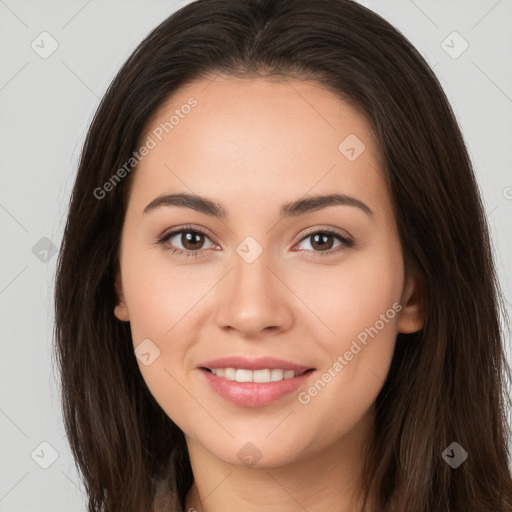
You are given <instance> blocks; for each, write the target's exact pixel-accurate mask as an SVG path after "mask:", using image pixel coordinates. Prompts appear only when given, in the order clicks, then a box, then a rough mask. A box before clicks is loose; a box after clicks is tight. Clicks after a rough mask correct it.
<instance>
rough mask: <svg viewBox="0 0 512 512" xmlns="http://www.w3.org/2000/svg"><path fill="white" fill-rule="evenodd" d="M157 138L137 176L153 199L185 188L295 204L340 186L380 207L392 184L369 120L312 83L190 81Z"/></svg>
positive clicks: (154, 131)
mask: <svg viewBox="0 0 512 512" xmlns="http://www.w3.org/2000/svg"><path fill="white" fill-rule="evenodd" d="M150 140H151V145H152V146H153V148H152V149H151V151H149V153H148V154H147V156H145V157H144V158H142V160H141V161H140V163H139V165H138V167H137V170H136V172H135V173H134V176H133V179H134V183H133V192H134V193H137V194H138V193H139V192H142V193H144V196H145V198H149V199H153V197H150V196H155V195H158V194H161V193H163V192H167V193H168V192H171V191H175V189H179V191H187V192H193V193H197V194H201V195H209V196H212V195H217V196H218V195H219V194H220V193H223V194H224V195H226V194H229V191H232V192H233V193H235V192H236V191H238V192H239V193H245V194H247V193H249V191H250V193H251V195H252V196H253V197H255V196H258V197H259V198H260V199H261V200H265V199H268V198H269V193H270V194H272V196H273V197H274V196H285V195H289V196H290V197H289V198H288V199H290V200H293V199H296V196H297V195H300V196H302V195H304V194H306V193H307V192H308V191H309V190H311V189H312V188H315V190H314V191H313V192H314V193H322V192H326V191H332V190H328V189H333V188H335V189H338V190H337V191H338V192H342V193H352V194H353V195H357V194H358V192H359V195H360V196H361V195H365V197H366V199H367V201H370V202H371V201H372V197H371V196H372V195H373V196H374V197H373V199H374V200H380V198H379V195H382V187H383V186H384V182H383V179H382V171H381V169H380V166H379V154H378V148H377V143H376V139H375V137H374V134H373V132H372V129H371V126H370V125H369V124H368V122H367V120H366V118H365V117H364V116H362V115H361V114H359V113H358V112H357V111H356V110H355V109H354V108H352V107H351V106H350V105H349V104H347V103H346V102H344V101H342V100H341V99H340V98H339V97H338V96H336V95H335V94H334V93H332V92H330V91H328V90H326V89H325V88H324V87H322V86H321V85H320V84H318V83H316V82H311V81H299V80H294V79H268V78H232V77H222V78H219V77H213V78H211V79H202V80H199V81H196V82H192V83H189V84H187V85H186V86H184V87H182V88H181V89H179V90H178V91H176V92H175V93H174V94H173V95H172V97H170V98H169V99H168V100H167V101H166V102H165V103H164V104H163V105H162V106H161V107H160V108H159V109H158V111H157V112H156V113H155V115H153V117H152V118H151V120H150V122H149V123H148V128H147V129H146V131H145V133H144V134H143V137H142V138H141V142H142V144H144V143H148V142H149V141H150ZM187 189H188V190H187ZM363 189H364V190H363ZM137 191H138V192H137ZM365 202H366V201H365Z"/></svg>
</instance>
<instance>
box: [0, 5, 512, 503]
mask: <svg viewBox="0 0 512 512" xmlns="http://www.w3.org/2000/svg"><path fill="white" fill-rule="evenodd" d="M185 3H187V2H180V1H171V0H151V1H146V2H143V1H141V0H138V1H135V0H128V1H127V0H122V1H121V0H115V1H114V0H110V1H105V0H104V1H101V2H100V1H99V0H89V1H86V0H79V1H75V0H68V1H65V2H64V1H62V2H57V1H48V0H45V1H35V0H33V1H28V0H0V55H1V59H0V112H1V115H0V143H1V145H2V146H1V147H2V152H1V155H2V157H1V164H0V165H1V172H0V227H1V235H2V243H1V245H0V311H1V321H2V324H1V326H2V338H1V339H2V345H1V346H2V357H1V358H0V365H1V366H0V379H1V387H0V389H1V395H0V432H1V433H2V435H1V441H0V461H2V463H1V464H0V512H3V511H9V512H18V511H24V512H25V511H38V512H43V511H48V512H50V511H51V512H59V511H66V512H71V511H85V510H86V508H85V495H84V494H83V490H82V486H81V483H80V480H79V477H78V475H77V473H76V470H75V468H74V462H73V459H72V457H71V454H70V450H69V447H68V445H67V441H66V439H65V438H64V429H63V425H62V417H61V412H60V402H59V389H58V385H57V379H56V375H55V372H54V369H53V368H52V365H51V346H52V329H53V312H52V301H53V290H52V286H53V279H54V272H55V263H56V256H55V254H54V253H55V251H56V250H57V248H58V246H59V245H60V242H61V238H62V230H63V227H64V221H65V215H66V206H67V202H68V198H69V194H70V191H71V187H72V184H73V179H74V175H75V172H76V164H77V160H78V156H79V151H80V148H81V145H82V142H83V139H84V136H85V131H86V129H87V126H88V124H89V122H90V121H91V119H92V115H93V113H94V111H95V109H96V107H97V106H98V103H99V98H100V97H101V96H102V94H103V93H104V92H105V90H106V87H107V86H108V84H109V82H110V81H111V79H112V78H113V76H114V74H115V73H116V71H117V70H118V69H119V67H120V66H121V65H122V63H123V62H124V61H125V59H126V58H127V57H128V56H129V54H130V53H131V52H132V50H133V49H134V48H135V46H136V45H137V44H138V43H139V42H140V41H141V40H142V39H143V38H144V36H145V35H146V34H147V33H148V32H149V31H150V30H151V29H152V28H153V27H154V26H156V25H157V24H158V23H160V22H161V21H162V20H163V19H164V18H165V17H167V16H168V15H169V14H170V13H171V12H172V11H174V10H175V9H177V8H178V7H181V5H184V4H185ZM361 3H362V4H364V5H366V6H368V7H370V8H371V9H373V10H374V11H376V12H378V13H379V14H381V15H382V16H383V17H384V18H386V19H387V20H388V21H390V22H391V23H392V24H393V25H394V26H396V27H397V28H398V29H399V30H401V31H402V33H403V34H404V35H405V36H406V37H408V38H409V39H410V40H411V42H412V43H413V44H414V45H415V46H416V47H417V48H418V49H419V50H420V52H421V53H422V54H423V55H424V56H425V58H426V59H427V61H428V62H429V64H430V65H431V67H432V68H433V69H434V71H435V73H436V74H437V76H438V77H439V79H440V81H441V83H442V85H443V87H444V89H445V91H446V94H447V96H448V98H449V100H450V102H451V104H452V106H453V108H454V110H455V113H456V115H457V117H458V120H459V123H460V125H461V127H462V131H463V133H464V136H465V139H466V142H467V145H468V147H469V151H470V156H471V158H472V161H473V163H474V166H475V169H476V172H477V177H478V180H479V184H480V187H481V190H482V194H483V196H484V202H485V205H486V209H487V214H488V220H489V223H490V228H491V232H492V237H493V245H494V251H495V256H496V263H497V267H498V272H499V278H500V281H501V284H502V287H503V291H504V293H505V295H506V297H507V299H508V311H509V314H510V315H511V316H512V311H511V308H510V297H511V282H512V236H511V235H512V215H511V211H512V151H511V146H512V31H511V30H510V26H511V22H512V0H501V1H497V0H478V1H477V0H473V1H467V0H466V1H464V0H451V1H446V0H436V1H431V0H430V1H427V0H414V1H413V0H381V1H361ZM44 31H46V32H48V33H49V34H50V35H51V38H53V40H55V41H56V42H57V44H58V48H57V49H56V51H55V52H54V53H53V54H52V55H50V56H48V57H47V58H42V56H41V53H42V52H43V51H49V50H50V49H51V44H52V39H50V38H49V36H40V34H41V33H42V32H44ZM454 31H456V32H458V33H459V34H460V36H458V35H453V34H452V33H453V32H454ZM464 40H465V41H467V43H468V44H469V47H468V48H467V50H466V51H464V52H463V53H461V50H463V49H464V45H465V43H464ZM443 41H445V42H444V43H443ZM53 44H55V43H53ZM31 45H34V46H35V48H33V47H32V46H31ZM36 49H37V51H36ZM459 53H461V54H460V55H458V54H459ZM450 54H451V55H450ZM507 350H508V351H509V354H510V347H507ZM509 359H510V355H509ZM41 443H48V444H41ZM44 466H48V467H47V469H44Z"/></svg>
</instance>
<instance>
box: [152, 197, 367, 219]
mask: <svg viewBox="0 0 512 512" xmlns="http://www.w3.org/2000/svg"><path fill="white" fill-rule="evenodd" d="M166 206H177V207H179V208H190V209H192V210H196V211H198V212H200V213H204V214H206V215H211V216H212V217H217V218H225V217H226V215H227V214H226V210H224V208H223V207H222V206H221V205H220V204H218V203H216V202H215V201H213V200H211V199H208V198H206V197H202V196H198V195H191V194H186V193H179V194H167V195H162V196H158V197H156V198H155V199H153V200H152V201H151V202H150V203H149V204H148V205H147V206H146V208H144V213H149V212H151V211H153V210H156V209H157V208H160V207H166ZM328 206H354V207H356V208H360V209H361V210H362V211H363V212H365V213H366V214H367V215H369V216H370V217H372V218H373V216H374V213H373V211H372V210H371V208H370V207H369V206H368V205H366V204H365V203H363V202H362V201H360V200H359V199H356V198H355V197H352V196H348V195H345V194H328V195H317V196H313V197H307V198H305V199H299V200H297V201H292V202H290V203H286V204H284V205H283V206H282V207H281V210H280V216H281V218H286V217H296V216H298V215H302V214H305V213H309V212H313V211H316V210H320V209H322V208H327V207H328Z"/></svg>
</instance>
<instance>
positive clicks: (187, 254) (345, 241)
mask: <svg viewBox="0 0 512 512" xmlns="http://www.w3.org/2000/svg"><path fill="white" fill-rule="evenodd" d="M184 232H191V233H195V234H201V235H204V236H205V237H207V238H210V237H209V236H208V234H207V233H205V232H204V231H203V230H201V229H198V228H194V227H192V226H184V227H182V228H180V229H177V230H175V231H170V232H168V233H165V234H164V235H162V236H161V237H160V238H159V239H158V240H157V244H160V245H162V246H163V247H164V249H165V250H166V251H169V252H170V253H171V254H176V255H177V256H179V257H180V258H181V257H183V258H197V257H198V256H199V253H200V252H201V251H203V250H206V249H199V250H197V251H184V250H183V249H178V248H176V247H169V245H168V244H167V242H168V240H169V239H171V238H172V237H173V236H175V235H178V234H180V233H184ZM317 234H323V235H332V236H334V237H336V238H338V240H340V242H341V243H342V245H341V246H339V247H337V248H336V249H330V250H328V251H310V252H314V253H315V256H314V257H324V256H330V255H332V254H335V253H337V252H339V251H340V247H342V249H341V250H343V246H344V248H346V249H349V248H351V247H353V246H354V241H353V240H351V239H350V238H346V237H344V236H342V235H340V234H339V233H338V232H336V231H333V230H331V229H318V230H316V231H310V232H309V233H307V234H306V235H304V236H303V237H302V238H301V239H300V240H299V243H300V242H302V241H303V240H305V239H307V238H309V237H311V236H313V235H317Z"/></svg>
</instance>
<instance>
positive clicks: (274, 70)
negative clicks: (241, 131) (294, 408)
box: [55, 0, 512, 512]
mask: <svg viewBox="0 0 512 512" xmlns="http://www.w3.org/2000/svg"><path fill="white" fill-rule="evenodd" d="M217 72H220V73H224V74H227V75H229V76H246V77H247V76H291V77H295V78H303V79H313V80H316V81H317V82H318V83H320V84H322V85H323V86H324V87H325V88H326V89H329V90H330V91H334V92H335V93H336V94H337V95H338V96H339V97H340V98H341V99H343V100H344V101H347V102H348V103H349V104H350V105H351V106H352V107H353V108H356V109H357V110H358V111H359V112H360V113H362V114H363V115H364V116H365V117H366V119H367V120H368V121H369V123H370V125H371V127H372V129H373V130H374V132H375V134H376V136H377V140H378V142H379V154H380V158H381V165H382V169H383V171H384V172H385V174H386V177H387V180H388V183H389V190H390V193H391V199H392V202H393V205H394V213H395V216H396V221H397V225H398V228H399V235H400V241H401V245H402V250H403V255H404V260H405V261H406V264H407V269H408V270H410V269H415V271H416V272H417V273H418V275H419V277H420V281H421V284H422V288H423V291H424V310H425V315H426V316H425V323H424V327H423V328H422V329H421V330H420V331H418V332H416V333H412V334H403V333H399V334H398V337H397V342H396V349H395V353H394V356H393V361H392V365H391V369H390V372H389V374H388V376H387V379H386V381H385V384H384V387H383V389H382V391H381V392H380V394H379V396H378V398H377V402H376V406H377V415H376V423H375V432H374V437H373V438H372V442H371V443H370V445H369V446H368V456H367V458H366V459H365V461H364V462H365V472H364V474H365V486H366V487H365V488H366V490H367V491H370V490H371V491H372V493H373V492H375V493H376V496H377V500H378V501H377V509H378V510H379V511H381V512H404V511H407V512H441V511H443V512H444V511H446V512H448V511H450V512H463V511H464V512H470V511H478V512H499V511H505V510H507V511H510V510H511V508H512V481H511V471H510V460H509V454H508V451H507V438H508V435H509V430H510V426H509V424H508V423H507V418H506V414H505V413H506V411H507V410H509V407H510V395H509V394H508V392H507V381H506V377H508V381H510V368H509V366H508V365H507V361H506V359H505V354H504V349H503V342H504V339H505V334H504V331H502V330H501V327H500V312H501V315H502V318H503V320H504V321H505V325H506V326H507V327H508V326H509V320H508V318H507V314H506V309H505V307H504V301H503V297H502V294H501V291H500V288H499V283H498V280H497V277H496V272H495V267H494V263H493V255H492V251H491V243H490V236H489V231H488V226H487V223H486V214H485V210H484V207H483V204H482V200H481V197H480V194H479V191H478V188H477V182H476V179H475V176H474V171H473V168H472V164H471V162H470V159H469V157H468V152H467V150H466V147H465V143H464V140H463V137H462V135H461V131H460V129H459V127H458V125H457V122H456V119H455V116H454V114H453V112H452V109H451V108H450V105H449V103H448V100H447V98H446V96H445V94H444V93H443V90H442V88H441V86H440V84H439V82H438V80H437V78H436V76H435V75H434V73H433V72H432V71H431V69H430V68H429V66H428V65H427V64H426V62H425V61H424V59H423V58H422V57H421V55H420V54H419V53H418V52H417V50H416V49H415V48H414V46H412V45H411V44H410V43H409V42H408V41H407V39H405V37H404V36H403V35H402V34H401V33H400V32H399V31H398V30H396V29H395V28H393V27H392V26H391V25H390V24H389V23H388V22H387V21H385V20H384V19H382V18H381V17H380V16H378V15H377V14H375V13H374V12H372V11H370V10H369V9H367V8H365V7H363V6H361V5H359V4H357V3H356V2H355V1H352V0H314V1H313V0H197V1H195V2H193V3H191V4H188V5H186V6H185V7H183V8H182V9H180V10H178V11H177V12H175V13H174V14H172V15H171V16H170V17H169V18H167V19H166V20H165V21H164V22H163V23H161V24H160V25H159V26H158V27H157V28H155V29H154V30H153V31H152V32H151V33H150V34H149V35H148V36H147V37H146V38H145V40H144V41H143V42H142V43H141V44H140V45H139V46H138V48H137V49H136V50H135V51H134V52H133V54H132V55H131V56H130V57H129V59H128V60H127V61H126V63H125V64H124V66H123V67H122V69H121V70H120V71H119V73H118V74H117V76H116V77H115V79H114V80H113V82H112V83H111V85H110V87H109V88H108V90H107V92H106V94H105V95H104V97H103V99H102V101H101V104H100V105H99V107H98V109H97V112H96V115H95V117H94V119H93V121H92V123H91V126H90V129H89V131H88V134H87V137H86V140H85V143H84V146H83V151H82V155H81V159H80V163H79V168H78V174H77V177H76V181H75V184H74V189H73V192H72V196H71V199H70V205H69V213H68V217H67V224H66V227H65V232H64V237H63V242H62V248H61V251H60V254H59V259H58V269H57V275H56V285H55V311H56V324H55V354H56V356H57V361H58V365H59V372H60V376H61V386H62V407H63V415H64V421H65V428H66V432H67V436H68V439H69V442H70V445H71V449H72V452H73V455H74V457H75V460H76V463H77V466H78V469H79V471H80V472H81V474H82V476H83V481H84V483H85V487H86V491H87V495H88V499H89V502H88V509H89V511H90V512H93V511H100V510H101V511H107V512H125V511H136V510H137V511H141V510H143V511H144V512H146V511H149V510H150V509H151V507H152V505H153V499H154V496H155V492H156V489H157V484H158V482H164V484H165V488H166V489H167V491H168V493H169V495H170V496H171V498H172V500H173V507H174V508H175V509H179V510H181V507H183V506H184V497H185V495H186V492H187V491H188V489H189V487H190V485H191V484H192V479H193V476H192V471H191V467H190V461H189V458H188V452H187V448H186V444H185V439H184V435H183V433H182V432H181V430H180V429H179V428H178V427H177V426H176V425H175V424H174V423H173V422H172V421H171V420H170V418H169V417H168V416H167V415H166V414H165V413H164V412H163V410H162V409H161V407H160V406H159V405H158V404H157V402H156V401H155V399H154V398H153V397H152V395H151V393H150V392H149V391H148V389H147V387H146V385H145V383H144V381H143V379H142V377H141V373H140V371H139V368H138V365H137V362H136V358H135V356H134V352H133V345H132V341H131V333H130V328H129V324H128V323H123V322H120V321H118V320H117V319H116V318H115V316H114V314H113V311H114V306H115V305H116V302H117V297H116V294H115V289H114V275H115V271H116V269H117V268H118V264H119V261H118V251H119V241H120V234H121V229H122V225H123V220H124V214H125V208H126V204H125V199H126V193H127V190H128V185H129V183H130V182H131V179H130V177H131V175H132V174H133V172H136V169H135V168H134V170H133V171H132V172H131V174H129V175H128V176H127V177H126V178H124V179H122V180H118V182H117V181H116V182H115V183H114V184H113V185H112V186H111V187H109V191H108V192H107V193H102V194H101V195H102V197H98V196H99V195H100V194H98V193H95V192H94V191H95V190H96V191H97V190H99V189H100V188H101V187H103V185H104V184H105V183H106V182H107V181H109V180H111V178H112V176H113V174H114V173H115V172H116V170H117V169H119V168H121V167H122V166H123V165H125V164H126V162H128V161H129V160H130V158H131V157H132V155H133V152H134V151H136V150H137V148H138V144H139V142H140V138H141V136H142V135H143V134H144V128H145V127H146V126H147V122H148V120H149V119H150V118H151V116H152V115H154V114H155V112H156V111H157V109H158V107H159V106H161V105H162V104H163V103H164V102H165V101H166V100H167V99H168V98H169V97H170V95H172V94H173V93H174V92H175V91H176V90H177V89H178V88H180V87H182V86H184V85H186V84H187V82H189V81H191V80H194V79H198V78H201V77H205V76H209V75H211V74H212V73H217ZM103 190H105V188H103ZM509 331H510V328H509ZM509 331H508V332H509ZM452 442H457V443H458V444H459V445H460V446H461V447H462V448H463V449H464V450H465V451H466V452H467V453H468V458H467V459H466V460H465V461H464V462H463V463H462V464H461V465H460V466H459V467H458V468H456V469H454V468H452V467H451V466H450V465H449V464H447V462H445V459H444V458H443V457H442V453H443V452H444V450H445V449H446V448H447V447H449V446H450V445H451V443H452Z"/></svg>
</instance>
